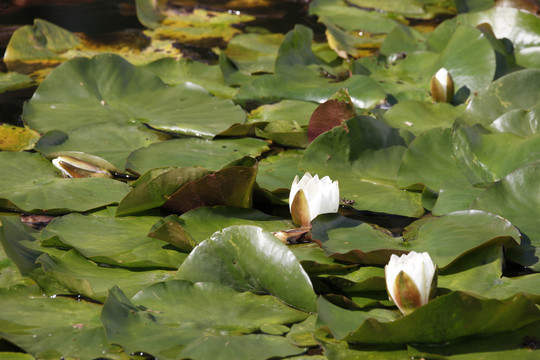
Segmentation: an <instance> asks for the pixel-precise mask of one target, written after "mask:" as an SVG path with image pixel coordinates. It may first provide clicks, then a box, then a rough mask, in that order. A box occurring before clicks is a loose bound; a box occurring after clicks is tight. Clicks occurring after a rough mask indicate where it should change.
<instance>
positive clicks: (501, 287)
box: [437, 257, 540, 301]
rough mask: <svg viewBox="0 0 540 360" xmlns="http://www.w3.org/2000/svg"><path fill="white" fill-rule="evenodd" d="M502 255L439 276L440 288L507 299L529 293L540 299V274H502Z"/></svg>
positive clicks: (530, 295)
mask: <svg viewBox="0 0 540 360" xmlns="http://www.w3.org/2000/svg"><path fill="white" fill-rule="evenodd" d="M502 266H503V264H502V257H499V258H498V259H497V260H495V261H492V262H490V263H488V264H485V265H481V266H476V267H473V268H471V269H469V270H466V271H461V272H458V273H454V274H449V275H443V276H439V278H438V285H437V286H438V288H439V289H440V288H444V289H450V290H453V291H456V290H459V291H467V292H469V293H474V294H478V295H481V296H484V297H487V298H490V299H500V300H504V299H507V298H509V297H511V296H513V295H514V294H518V293H520V294H527V295H528V296H529V297H531V298H533V299H534V298H536V299H537V301H540V290H539V289H540V274H538V273H537V274H528V275H525V276H520V277H514V278H509V277H505V276H502Z"/></svg>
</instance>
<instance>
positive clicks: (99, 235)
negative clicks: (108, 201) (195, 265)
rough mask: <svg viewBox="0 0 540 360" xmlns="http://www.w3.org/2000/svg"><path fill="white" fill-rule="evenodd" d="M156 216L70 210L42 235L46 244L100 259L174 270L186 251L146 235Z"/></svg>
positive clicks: (96, 260) (106, 262)
mask: <svg viewBox="0 0 540 360" xmlns="http://www.w3.org/2000/svg"><path fill="white" fill-rule="evenodd" d="M157 219H158V218H157V217H140V216H139V217H122V218H114V217H104V216H92V215H80V214H69V215H66V216H63V217H60V218H56V219H55V220H54V221H53V222H51V223H50V224H49V225H47V227H46V228H45V229H44V230H43V231H42V232H41V236H40V237H41V240H42V245H43V246H57V247H60V248H65V247H71V248H74V249H76V250H77V251H78V252H79V253H81V254H82V255H83V256H85V257H86V258H88V259H91V260H93V261H95V262H98V263H104V264H110V265H114V266H119V267H129V268H139V269H152V268H169V269H171V270H175V269H177V268H178V266H179V265H180V264H181V263H182V261H183V260H184V258H185V257H186V256H187V255H185V254H183V253H180V252H178V251H175V250H170V249H166V248H165V245H166V244H165V243H163V242H161V241H158V240H156V239H152V238H149V237H147V234H148V232H149V230H150V228H151V227H152V225H153V224H154V223H155V222H156V221H157ZM112 244H114V248H113V247H112V246H111V245H112Z"/></svg>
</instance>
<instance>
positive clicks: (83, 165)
mask: <svg viewBox="0 0 540 360" xmlns="http://www.w3.org/2000/svg"><path fill="white" fill-rule="evenodd" d="M52 164H53V165H54V166H56V168H57V169H59V170H60V171H62V176H63V177H67V178H83V177H107V178H112V175H111V173H109V172H108V171H107V170H103V169H101V168H99V167H97V166H95V165H92V164H89V163H87V162H85V161H82V160H79V159H76V158H74V157H71V156H59V157H57V158H56V159H53V160H52Z"/></svg>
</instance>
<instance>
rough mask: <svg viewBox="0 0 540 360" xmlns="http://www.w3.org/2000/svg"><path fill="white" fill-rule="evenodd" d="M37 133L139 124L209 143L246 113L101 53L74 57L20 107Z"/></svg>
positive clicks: (49, 77)
mask: <svg viewBox="0 0 540 360" xmlns="http://www.w3.org/2000/svg"><path fill="white" fill-rule="evenodd" d="M23 117H24V120H25V121H26V122H27V123H28V125H29V126H30V127H31V128H33V129H35V130H38V131H41V132H44V131H49V130H62V131H64V132H66V131H67V132H69V131H70V130H72V129H74V128H77V127H80V126H83V125H87V124H88V123H89V122H91V123H94V124H97V123H104V122H118V123H121V124H129V123H133V122H139V123H144V124H147V125H149V126H150V127H152V128H155V129H158V130H164V131H168V132H172V133H177V134H182V135H191V136H200V137H206V138H212V137H214V136H215V135H217V134H218V133H220V132H221V131H223V130H226V129H227V128H228V127H229V126H231V125H233V124H234V123H242V122H244V120H245V113H244V111H243V110H242V109H240V108H239V107H238V106H235V105H234V104H233V103H232V102H230V101H228V100H222V99H218V98H215V97H213V96H211V95H209V94H208V93H207V92H206V91H205V90H204V89H202V88H201V87H198V86H196V85H193V84H191V83H185V84H181V85H177V86H167V85H165V84H164V83H163V82H162V81H161V80H160V79H159V77H158V76H157V75H155V74H153V73H152V72H150V71H148V70H142V69H139V68H137V67H135V66H133V65H131V64H130V63H129V62H127V61H126V60H124V59H123V58H121V57H119V56H117V55H112V54H105V55H100V56H97V57H95V58H92V59H86V58H76V59H73V60H70V61H68V62H66V63H64V64H62V65H61V66H59V67H58V68H56V69H55V70H54V71H53V72H51V74H50V75H49V76H48V77H47V79H46V80H44V81H43V82H42V83H41V85H40V86H39V88H38V89H37V90H36V93H35V94H34V96H33V98H32V99H31V100H30V101H29V102H28V103H27V104H26V106H25V108H24V115H23Z"/></svg>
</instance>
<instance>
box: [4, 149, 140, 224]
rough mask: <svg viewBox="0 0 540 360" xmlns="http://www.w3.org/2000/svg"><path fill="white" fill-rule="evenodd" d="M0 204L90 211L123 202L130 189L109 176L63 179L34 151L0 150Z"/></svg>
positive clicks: (36, 209) (38, 209)
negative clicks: (1, 169)
mask: <svg viewBox="0 0 540 360" xmlns="http://www.w3.org/2000/svg"><path fill="white" fill-rule="evenodd" d="M0 162H1V163H2V166H3V169H4V171H3V172H2V175H0V184H1V187H2V190H1V191H0V199H1V200H0V204H1V205H2V207H4V208H11V209H17V210H22V211H27V212H32V213H39V212H43V211H47V212H48V213H63V212H67V211H79V212H80V211H88V210H91V209H95V208H98V207H101V206H105V205H109V204H114V203H117V202H119V201H120V200H121V199H122V197H124V195H125V194H126V193H127V192H128V191H129V189H128V186H127V185H126V184H124V183H122V182H120V181H116V180H112V179H105V178H81V179H61V178H59V177H58V176H57V173H58V170H57V169H56V168H55V167H54V166H53V165H52V164H51V163H50V162H48V161H47V160H46V159H45V158H43V157H42V156H40V155H39V154H34V153H25V152H20V153H11V152H0Z"/></svg>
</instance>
